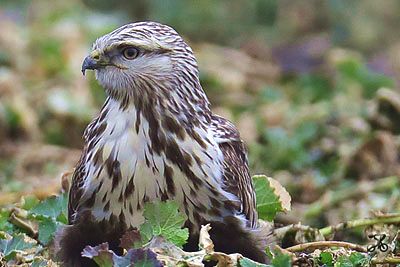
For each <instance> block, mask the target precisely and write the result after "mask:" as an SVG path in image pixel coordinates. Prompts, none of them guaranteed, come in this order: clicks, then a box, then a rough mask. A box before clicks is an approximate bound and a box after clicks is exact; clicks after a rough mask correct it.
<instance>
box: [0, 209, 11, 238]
mask: <svg viewBox="0 0 400 267" xmlns="http://www.w3.org/2000/svg"><path fill="white" fill-rule="evenodd" d="M8 218H10V211H9V210H6V209H1V210H0V231H4V232H8V233H9V232H12V230H13V229H14V226H13V225H12V224H11V223H10V222H9V221H8Z"/></svg>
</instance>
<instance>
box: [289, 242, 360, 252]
mask: <svg viewBox="0 0 400 267" xmlns="http://www.w3.org/2000/svg"><path fill="white" fill-rule="evenodd" d="M326 247H343V248H348V249H352V250H356V251H359V252H367V250H366V248H364V247H362V246H360V245H357V244H353V243H349V242H343V241H316V242H309V243H303V244H299V245H295V246H292V247H288V248H286V250H287V251H290V252H300V251H304V250H308V249H313V250H315V249H318V248H326Z"/></svg>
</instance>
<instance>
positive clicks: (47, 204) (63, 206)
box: [30, 194, 68, 224]
mask: <svg viewBox="0 0 400 267" xmlns="http://www.w3.org/2000/svg"><path fill="white" fill-rule="evenodd" d="M67 201H68V198H67V195H66V194H62V195H59V196H51V197H49V198H47V199H45V200H43V201H42V202H40V203H39V204H38V205H36V206H35V207H34V208H32V209H31V211H30V212H31V214H32V215H34V216H37V215H42V216H46V217H50V218H53V219H55V220H58V221H60V222H62V223H64V224H66V223H67V220H66V218H67V217H66V214H67Z"/></svg>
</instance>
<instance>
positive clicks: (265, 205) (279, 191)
mask: <svg viewBox="0 0 400 267" xmlns="http://www.w3.org/2000/svg"><path fill="white" fill-rule="evenodd" d="M253 181H254V186H255V190H256V198H257V211H258V215H259V217H260V219H264V220H268V221H272V220H273V219H274V218H275V216H276V214H277V213H278V212H280V211H284V212H286V211H289V210H290V201H291V197H290V195H289V193H288V192H287V191H286V189H285V188H284V187H283V186H282V185H281V184H280V183H279V182H278V181H276V180H274V179H272V178H270V177H267V176H265V175H255V176H253Z"/></svg>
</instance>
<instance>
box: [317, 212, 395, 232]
mask: <svg viewBox="0 0 400 267" xmlns="http://www.w3.org/2000/svg"><path fill="white" fill-rule="evenodd" d="M385 223H386V224H387V223H400V214H398V213H396V214H392V215H391V214H387V215H385V216H379V217H376V218H369V219H358V220H354V221H348V222H344V223H339V224H338V225H335V226H328V227H325V228H322V229H320V230H319V232H320V233H321V234H322V235H323V236H324V237H327V236H329V235H331V234H332V233H334V232H336V231H339V230H345V229H350V228H356V227H363V226H369V225H374V224H385Z"/></svg>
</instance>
